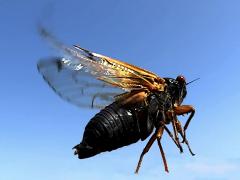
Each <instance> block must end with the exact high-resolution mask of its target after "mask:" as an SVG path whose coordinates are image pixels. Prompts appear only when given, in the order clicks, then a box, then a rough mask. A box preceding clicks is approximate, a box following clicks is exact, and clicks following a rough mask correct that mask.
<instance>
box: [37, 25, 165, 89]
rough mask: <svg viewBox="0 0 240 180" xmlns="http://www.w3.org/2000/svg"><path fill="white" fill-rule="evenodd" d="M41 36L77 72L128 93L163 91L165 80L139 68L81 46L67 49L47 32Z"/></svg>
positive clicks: (42, 32)
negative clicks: (133, 91) (82, 70)
mask: <svg viewBox="0 0 240 180" xmlns="http://www.w3.org/2000/svg"><path fill="white" fill-rule="evenodd" d="M41 34H42V36H43V37H44V38H46V39H48V40H49V41H50V42H51V44H53V45H54V46H55V47H56V48H57V49H58V50H60V51H61V52H62V53H63V56H64V57H66V58H67V60H66V61H65V65H66V66H68V68H70V69H72V70H74V71H77V70H78V69H79V68H80V69H84V71H85V72H87V73H89V74H91V75H92V76H94V77H95V78H97V79H99V80H102V81H104V82H106V83H108V84H109V85H112V86H117V87H120V88H122V89H124V90H126V91H131V90H137V89H149V90H152V89H154V90H159V91H163V89H164V86H165V83H164V79H162V78H160V77H158V76H156V75H155V74H153V73H151V72H149V71H146V70H144V69H141V68H139V67H136V66H133V65H130V64H127V63H124V62H121V61H119V60H116V59H112V58H109V57H107V56H103V55H100V54H97V53H93V52H90V51H88V50H86V49H83V48H81V47H79V46H74V47H71V48H70V47H67V46H65V45H64V44H62V43H61V42H59V41H58V40H57V39H56V38H54V37H53V36H52V35H51V34H49V33H48V32H47V31H46V30H44V29H41Z"/></svg>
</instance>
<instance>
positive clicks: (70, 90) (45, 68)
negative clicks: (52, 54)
mask: <svg viewBox="0 0 240 180" xmlns="http://www.w3.org/2000/svg"><path fill="white" fill-rule="evenodd" d="M67 62H68V60H67V59H65V58H49V59H44V60H40V61H39V63H38V70H39V72H40V73H41V74H42V76H43V78H44V80H45V81H46V82H47V83H48V85H49V86H50V87H51V88H52V89H53V90H54V92H55V93H56V94H58V95H59V96H60V97H61V98H62V99H64V100H66V101H68V102H70V103H72V104H75V105H77V106H80V107H86V108H103V107H104V106H106V105H108V104H110V103H112V102H113V101H114V96H116V95H119V94H121V93H123V90H121V89H119V88H116V87H113V86H109V85H108V84H106V83H105V82H102V81H99V80H97V79H94V78H93V77H92V75H91V74H90V73H89V72H88V71H86V69H84V68H82V69H81V68H80V67H78V69H76V70H73V69H72V68H70V66H69V64H68V63H67Z"/></svg>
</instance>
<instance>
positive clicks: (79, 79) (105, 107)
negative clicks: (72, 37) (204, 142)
mask: <svg viewBox="0 0 240 180" xmlns="http://www.w3.org/2000/svg"><path fill="white" fill-rule="evenodd" d="M41 35H42V36H43V37H44V38H46V39H48V40H49V42H51V43H52V44H53V45H54V46H55V47H56V48H57V49H58V50H60V52H61V54H62V55H61V56H60V57H54V58H48V59H43V60H40V61H39V62H38V70H39V72H40V73H41V75H42V76H43V78H44V80H45V81H46V82H47V83H48V85H49V86H50V87H51V88H52V89H53V90H54V92H55V93H56V94H58V95H59V96H60V97H61V98H62V99H64V100H66V101H68V102H70V103H72V104H75V105H77V106H79V107H86V108H97V109H100V112H99V113H97V114H96V115H95V116H94V117H93V118H92V119H91V120H90V121H89V122H88V124H87V125H86V127H85V131H84V134H83V138H82V141H81V143H80V144H78V145H76V146H74V148H73V149H74V150H75V152H74V154H75V155H77V156H78V158H79V159H83V158H89V157H92V156H95V155H97V154H99V153H101V152H105V151H112V150H115V149H117V148H120V147H123V146H127V145H130V144H133V143H136V142H137V141H139V140H142V141H143V140H145V139H147V138H148V137H149V136H150V138H149V140H148V142H147V144H146V146H145V147H144V149H143V151H142V153H141V155H140V159H139V161H138V164H137V168H136V170H135V172H136V173H138V171H139V168H140V165H141V162H142V159H143V156H144V155H145V154H146V153H147V152H148V151H149V149H150V148H151V146H152V144H153V143H154V142H155V141H157V144H158V146H159V149H160V153H161V156H162V159H163V164H164V168H165V171H166V172H168V165H167V161H166V158H165V154H164V151H163V148H162V145H161V138H162V135H163V133H164V132H166V134H168V135H169V136H170V138H171V139H172V140H173V142H174V143H175V144H176V146H177V148H178V149H179V150H180V152H183V148H182V145H181V143H185V144H186V145H187V147H188V149H189V151H190V153H191V154H192V155H194V153H193V152H192V150H191V148H190V146H189V143H188V140H187V138H186V130H187V128H188V125H189V123H190V121H191V119H192V118H193V116H194V113H195V109H194V108H193V106H191V105H182V102H183V99H184V98H185V97H186V95H187V90H186V85H187V84H188V83H186V80H185V78H184V77H183V76H182V75H179V76H178V77H177V78H162V77H159V76H158V75H156V74H154V73H152V72H150V71H148V70H145V69H142V68H140V67H137V66H134V65H131V64H128V63H126V62H122V61H120V60H117V59H113V58H110V57H107V56H104V55H101V54H97V53H94V52H91V51H89V50H86V49H84V48H82V47H80V46H77V45H75V46H73V47H68V46H65V45H64V44H63V43H61V42H59V41H58V40H57V39H56V38H54V37H53V36H52V35H51V34H49V33H48V32H47V31H46V30H44V29H41ZM188 113H190V116H189V117H188V119H187V120H186V123H185V125H184V126H182V125H181V123H180V121H179V120H178V116H179V115H185V114H188ZM169 125H171V126H172V128H171V129H172V131H170V130H169V127H168V126H169ZM179 136H181V138H182V141H181V142H180V140H179Z"/></svg>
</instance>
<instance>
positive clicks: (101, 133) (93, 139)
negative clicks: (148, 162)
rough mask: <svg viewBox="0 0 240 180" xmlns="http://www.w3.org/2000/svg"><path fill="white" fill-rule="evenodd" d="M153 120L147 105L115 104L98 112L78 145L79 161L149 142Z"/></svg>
mask: <svg viewBox="0 0 240 180" xmlns="http://www.w3.org/2000/svg"><path fill="white" fill-rule="evenodd" d="M153 128H154V120H153V119H152V118H151V117H150V116H149V114H148V109H147V108H146V107H145V106H136V107H125V106H124V107H123V106H119V104H118V103H116V102H114V103H112V104H110V105H109V106H107V107H105V108H104V109H102V110H101V111H100V112H99V113H97V114H96V115H95V116H94V117H93V118H92V119H91V120H90V121H89V123H88V124H87V126H86V127H85V131H84V134H83V139H82V142H81V143H80V144H78V145H77V146H75V147H74V148H75V149H76V151H75V154H78V157H79V158H80V159H83V158H88V157H91V156H94V155H96V154H99V153H101V152H104V151H112V150H114V149H117V148H120V147H123V146H127V145H129V144H133V143H135V142H137V141H138V140H140V139H141V140H144V139H146V138H147V137H148V136H149V135H150V134H151V133H152V131H153Z"/></svg>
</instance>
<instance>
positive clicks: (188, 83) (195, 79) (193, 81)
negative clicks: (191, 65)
mask: <svg viewBox="0 0 240 180" xmlns="http://www.w3.org/2000/svg"><path fill="white" fill-rule="evenodd" d="M199 79H200V78H196V79H194V80H192V81H190V82H188V83H187V84H186V85H188V84H190V83H193V82H194V81H197V80H199Z"/></svg>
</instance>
